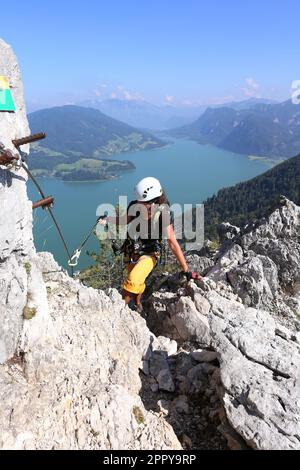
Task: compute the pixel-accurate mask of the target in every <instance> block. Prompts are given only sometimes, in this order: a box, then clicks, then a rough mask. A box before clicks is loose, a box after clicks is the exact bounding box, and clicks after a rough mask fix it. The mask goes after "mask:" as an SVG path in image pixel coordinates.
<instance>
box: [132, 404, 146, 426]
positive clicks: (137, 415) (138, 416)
mask: <svg viewBox="0 0 300 470" xmlns="http://www.w3.org/2000/svg"><path fill="white" fill-rule="evenodd" d="M132 412H133V415H134V417H135V419H136V422H137V423H138V424H143V423H144V422H145V418H144V415H143V413H142V410H141V409H140V408H139V407H138V406H134V407H133V410H132Z"/></svg>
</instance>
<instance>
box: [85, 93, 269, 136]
mask: <svg viewBox="0 0 300 470" xmlns="http://www.w3.org/2000/svg"><path fill="white" fill-rule="evenodd" d="M261 103H265V104H272V103H274V102H273V101H271V100H267V99H259V98H250V99H248V100H244V101H236V102H232V103H228V105H227V106H228V107H230V108H233V109H237V110H241V109H248V108H251V107H252V106H254V105H256V104H261ZM78 105H79V106H84V107H89V108H95V109H99V110H100V111H102V112H103V113H105V114H107V115H108V116H110V117H113V118H114V119H118V120H120V121H123V122H125V123H127V124H129V125H131V126H135V127H138V128H145V129H155V130H166V129H172V128H175V127H180V126H183V125H186V124H190V123H191V122H193V121H194V120H196V119H197V118H199V116H201V114H203V113H204V111H205V110H206V109H207V105H198V106H175V105H171V104H169V105H164V106H157V105H154V104H151V103H148V102H147V101H145V100H135V99H132V100H128V99H107V100H86V101H81V102H79V103H78ZM220 106H222V105H213V106H212V108H218V107H220Z"/></svg>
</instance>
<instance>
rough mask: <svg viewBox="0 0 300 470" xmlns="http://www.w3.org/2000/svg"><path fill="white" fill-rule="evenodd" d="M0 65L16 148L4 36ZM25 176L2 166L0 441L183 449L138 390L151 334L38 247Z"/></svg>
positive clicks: (8, 131)
mask: <svg viewBox="0 0 300 470" xmlns="http://www.w3.org/2000/svg"><path fill="white" fill-rule="evenodd" d="M0 70H1V74H4V75H6V76H7V77H8V79H9V80H10V84H11V86H12V93H13V96H14V100H15V103H16V107H17V110H16V113H14V114H11V113H0V141H1V142H2V143H3V144H4V145H5V146H6V147H7V148H11V149H13V146H12V140H13V139H15V138H20V137H24V136H25V135H28V134H29V133H30V131H29V128H28V123H27V119H26V112H25V106H24V100H23V90H22V82H21V78H20V72H19V68H18V64H17V61H16V58H15V56H14V54H13V52H12V50H11V48H10V47H9V46H8V45H7V44H6V43H4V42H3V41H1V40H0ZM22 150H24V151H28V148H26V147H25V148H24V147H23V148H22ZM24 173H25V172H24V171H22V170H17V169H15V170H14V169H13V170H8V169H7V168H5V167H0V211H1V218H0V383H1V386H0V417H1V418H0V426H1V433H0V448H2V449H180V448H181V445H180V443H179V441H178V439H177V437H176V435H175V434H174V431H173V429H172V427H171V426H170V425H169V424H168V423H167V422H166V421H165V419H164V418H163V417H162V416H161V415H159V414H158V413H155V412H153V411H151V410H149V411H147V410H146V408H145V407H144V404H143V402H142V400H141V397H140V389H141V386H142V384H141V380H140V375H139V374H140V369H142V368H143V367H146V366H147V365H148V367H149V361H150V360H151V357H152V354H154V352H155V351H154V349H153V348H152V343H153V335H151V333H150V331H149V330H148V328H147V327H146V324H145V321H144V320H143V319H141V318H140V317H139V316H138V315H137V314H136V313H134V312H132V311H131V310H130V309H128V308H127V307H126V308H125V307H124V303H123V302H122V300H121V298H120V296H119V294H118V293H117V292H116V291H113V290H112V291H109V292H108V293H106V294H105V293H104V292H101V291H96V290H93V289H88V288H86V287H84V286H83V285H81V284H80V283H79V282H78V281H75V280H73V279H71V278H69V276H68V275H67V274H65V273H64V272H62V270H61V268H60V267H59V266H58V265H57V264H56V263H55V262H54V260H53V258H52V256H51V255H49V254H37V253H36V252H35V249H34V246H33V241H32V205H31V202H30V201H29V200H28V197H27V193H26V177H25V174H24ZM50 271H51V273H50ZM168 343H169V346H170V341H168ZM163 348H164V346H163V345H162V349H163ZM144 357H145V358H146V359H145V360H144ZM145 364H146V365H145Z"/></svg>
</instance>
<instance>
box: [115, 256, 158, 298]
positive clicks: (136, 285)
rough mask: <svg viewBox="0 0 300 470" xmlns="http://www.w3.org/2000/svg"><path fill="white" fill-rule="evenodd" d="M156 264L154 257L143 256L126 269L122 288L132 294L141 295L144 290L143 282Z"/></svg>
mask: <svg viewBox="0 0 300 470" xmlns="http://www.w3.org/2000/svg"><path fill="white" fill-rule="evenodd" d="M156 263H157V258H156V256H154V255H143V256H141V257H140V258H139V259H138V261H137V262H136V263H130V264H129V265H128V267H127V270H128V275H127V279H126V281H125V282H124V285H123V288H124V289H125V290H126V291H127V292H131V293H132V294H142V293H143V292H144V290H145V289H146V284H145V280H146V278H147V277H148V276H149V274H150V273H151V271H152V269H153V268H154V267H155V265H156Z"/></svg>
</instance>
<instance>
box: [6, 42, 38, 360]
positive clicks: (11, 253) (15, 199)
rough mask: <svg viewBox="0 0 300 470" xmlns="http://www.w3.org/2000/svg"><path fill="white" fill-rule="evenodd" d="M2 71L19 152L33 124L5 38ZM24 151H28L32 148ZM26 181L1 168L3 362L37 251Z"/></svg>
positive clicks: (9, 136)
mask: <svg viewBox="0 0 300 470" xmlns="http://www.w3.org/2000/svg"><path fill="white" fill-rule="evenodd" d="M0 70H1V75H4V76H6V77H7V78H8V79H9V82H10V85H11V87H12V93H13V98H14V101H15V105H16V112H15V113H7V112H0V142H1V143H3V145H4V146H5V147H6V148H8V149H10V150H12V151H13V152H14V153H16V149H15V148H14V146H13V143H12V140H13V139H16V138H20V137H24V136H25V135H28V134H29V127H28V123H27V118H26V111H25V105H24V98H23V86H22V81H21V76H20V71H19V67H18V64H17V61H16V57H15V56H14V54H13V52H12V50H11V48H10V47H9V46H8V45H7V44H6V43H4V41H2V40H1V39H0ZM22 150H24V151H27V152H28V147H27V148H26V146H25V147H22ZM25 182H26V176H25V172H24V171H22V170H19V171H18V172H16V171H8V170H6V169H5V167H0V194H1V195H0V212H1V222H0V224H1V229H0V363H3V362H5V361H6V360H7V359H8V358H9V357H11V356H12V355H13V354H14V352H15V350H16V347H17V343H18V340H19V337H20V335H21V332H22V323H23V320H22V318H23V308H24V307H25V305H26V303H27V290H28V286H27V274H26V269H25V265H26V262H28V263H29V262H30V261H29V260H30V259H31V257H32V256H33V254H34V249H33V242H32V209H31V204H30V202H29V201H28V198H27V195H26V184H25ZM28 266H29V264H28Z"/></svg>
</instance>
